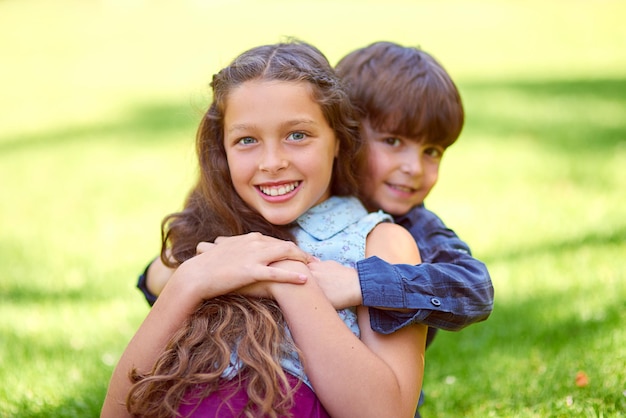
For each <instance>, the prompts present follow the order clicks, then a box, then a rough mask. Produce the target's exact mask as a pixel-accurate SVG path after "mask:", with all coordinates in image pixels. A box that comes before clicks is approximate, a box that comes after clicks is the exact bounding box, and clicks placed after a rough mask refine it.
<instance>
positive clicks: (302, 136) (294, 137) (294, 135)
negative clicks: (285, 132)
mask: <svg viewBox="0 0 626 418" xmlns="http://www.w3.org/2000/svg"><path fill="white" fill-rule="evenodd" d="M289 138H290V139H292V140H294V141H302V140H303V139H305V138H306V134H305V133H304V132H293V133H292V134H290V135H289Z"/></svg>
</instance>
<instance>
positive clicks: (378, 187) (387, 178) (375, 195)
mask: <svg viewBox="0 0 626 418" xmlns="http://www.w3.org/2000/svg"><path fill="white" fill-rule="evenodd" d="M361 134H362V136H363V139H364V140H365V141H366V143H367V149H368V164H367V170H366V172H365V176H366V179H365V182H364V185H363V194H364V195H365V197H366V198H367V200H368V201H369V202H371V203H372V204H374V205H376V206H377V207H376V208H375V209H382V210H384V211H385V212H387V213H389V214H391V215H404V214H406V213H407V212H408V211H409V210H411V208H413V207H414V206H416V205H419V204H421V203H423V202H424V199H425V198H426V196H427V195H428V193H429V192H430V191H431V190H432V188H433V187H434V186H435V184H436V183H437V178H438V177H439V163H440V162H441V157H442V156H443V152H444V151H445V150H444V149H443V147H441V146H439V145H431V144H428V143H426V142H424V141H421V142H420V141H416V140H413V139H409V138H404V137H399V136H397V135H393V134H388V133H385V132H378V131H376V130H374V129H372V127H371V126H370V124H369V122H368V121H367V120H365V121H363V123H362V124H361ZM372 209H374V208H372Z"/></svg>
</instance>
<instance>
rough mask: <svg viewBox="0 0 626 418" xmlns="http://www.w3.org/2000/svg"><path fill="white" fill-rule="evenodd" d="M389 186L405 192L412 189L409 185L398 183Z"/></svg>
mask: <svg viewBox="0 0 626 418" xmlns="http://www.w3.org/2000/svg"><path fill="white" fill-rule="evenodd" d="M391 187H392V188H394V189H396V190H400V191H402V192H407V193H410V192H412V191H413V189H412V188H411V187H405V186H400V185H397V184H392V185H391Z"/></svg>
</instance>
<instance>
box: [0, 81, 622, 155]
mask: <svg viewBox="0 0 626 418" xmlns="http://www.w3.org/2000/svg"><path fill="white" fill-rule="evenodd" d="M460 89H461V93H462V95H463V97H464V100H465V106H466V111H467V125H466V130H467V131H472V132H474V134H476V135H478V136H481V135H492V136H495V137H497V138H502V139H504V138H506V137H510V136H512V135H523V136H524V137H527V138H528V140H531V141H537V142H538V145H541V146H544V147H547V148H554V149H557V150H558V151H559V152H563V153H580V152H591V153H601V152H607V151H608V150H610V149H612V148H614V147H615V146H617V145H619V144H624V143H625V142H626V79H598V80H586V79H579V80H567V81H563V80H558V81H537V82H530V81H528V82H523V81H519V82H502V81H495V82H492V83H488V82H468V83H464V84H462V85H460ZM202 112H203V109H201V108H200V107H198V106H193V105H191V104H189V103H146V104H140V105H137V106H135V107H134V108H131V109H130V110H129V111H128V112H127V117H125V118H121V119H118V120H112V121H109V122H102V123H97V124H93V125H87V126H81V125H79V126H75V127H69V128H66V129H60V130H56V131H54V130H53V131H50V132H45V133H34V134H29V133H25V134H24V135H16V136H12V137H5V138H1V139H0V152H1V153H6V152H11V151H18V150H25V149H28V148H31V147H40V146H52V145H54V146H58V145H63V144H67V143H72V142H77V141H90V140H93V139H96V140H101V139H102V138H110V137H111V136H115V135H123V136H124V137H125V138H128V136H131V137H136V138H137V141H146V140H147V139H150V140H151V141H152V140H155V139H157V140H167V138H168V137H170V136H171V134H173V133H177V132H189V134H190V140H192V139H193V135H194V134H195V130H196V128H197V126H198V123H199V121H200V119H201V117H202Z"/></svg>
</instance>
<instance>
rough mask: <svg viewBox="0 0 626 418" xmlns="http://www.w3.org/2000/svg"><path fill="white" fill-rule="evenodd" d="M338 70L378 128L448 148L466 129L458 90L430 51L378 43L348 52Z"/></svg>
mask: <svg viewBox="0 0 626 418" xmlns="http://www.w3.org/2000/svg"><path fill="white" fill-rule="evenodd" d="M336 69H337V73H338V74H339V76H340V77H341V78H342V80H343V81H344V82H345V83H346V85H347V88H348V92H349V94H350V98H351V100H352V102H353V103H354V104H355V105H356V107H357V109H358V111H359V112H360V116H361V118H362V119H367V120H368V121H369V122H370V124H371V126H372V127H373V128H374V129H376V130H379V131H383V132H388V133H393V134H396V135H399V136H404V137H407V138H412V139H413V138H417V139H419V140H420V141H424V140H425V141H428V143H432V144H437V145H441V146H443V147H445V148H447V147H448V146H450V145H452V144H453V143H454V142H455V141H456V140H457V138H458V137H459V135H460V134H461V130H462V128H463V122H464V112H463V104H462V102H461V96H460V94H459V91H458V90H457V87H456V85H455V84H454V82H453V81H452V79H451V78H450V76H449V75H448V73H447V72H446V70H445V69H444V68H443V67H442V66H441V65H440V64H439V63H438V62H437V61H436V60H435V59H434V58H433V57H432V56H431V55H429V54H428V53H426V52H424V51H422V50H420V49H418V48H414V47H404V46H401V45H398V44H395V43H392V42H375V43H373V44H371V45H369V46H366V47H364V48H360V49H357V50H356V51H353V52H351V53H349V54H348V55H346V56H345V57H344V58H342V59H341V61H339V63H338V64H337V66H336Z"/></svg>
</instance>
